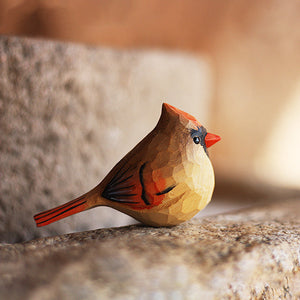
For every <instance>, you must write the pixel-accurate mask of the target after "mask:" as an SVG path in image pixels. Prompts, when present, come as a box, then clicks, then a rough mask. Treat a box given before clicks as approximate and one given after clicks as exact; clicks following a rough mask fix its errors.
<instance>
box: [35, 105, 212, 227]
mask: <svg viewBox="0 0 300 300" xmlns="http://www.w3.org/2000/svg"><path fill="white" fill-rule="evenodd" d="M200 128H203V127H202V126H201V124H200V123H199V122H198V121H197V120H196V119H195V118H194V117H192V116H191V115H189V114H187V113H185V112H183V111H181V110H179V109H177V108H175V107H173V106H171V105H168V104H165V103H164V104H163V107H162V114H161V117H160V120H159V122H158V124H157V125H156V127H155V128H154V130H153V131H152V132H150V133H149V134H148V135H147V136H146V137H145V138H144V139H143V140H142V141H141V142H140V143H139V144H138V145H137V146H136V147H134V148H133V149H132V150H131V151H130V152H129V153H128V154H127V155H126V156H125V157H124V158H123V159H122V160H121V161H120V162H119V163H118V164H116V166H115V167H114V168H113V169H112V170H111V171H110V172H109V173H108V175H107V176H106V177H105V178H104V179H103V181H102V182H101V183H100V184H99V185H98V186H97V187H96V188H95V189H93V190H92V191H90V192H89V193H87V194H86V195H83V196H81V197H79V198H78V199H75V200H73V201H71V202H69V204H68V203H67V204H65V205H63V206H61V207H59V208H55V209H53V210H50V211H47V212H44V213H41V214H39V215H37V216H35V219H36V221H37V224H38V226H43V225H47V224H49V223H51V222H53V221H56V220H58V219H60V218H62V217H66V216H68V215H71V214H73V213H72V212H73V211H74V212H79V211H82V210H86V209H89V208H92V207H95V206H101V205H105V206H109V207H112V208H115V209H117V210H119V211H121V212H124V213H126V214H128V215H130V216H132V217H133V218H135V219H137V220H139V221H140V222H142V223H145V224H148V225H152V226H171V225H176V224H179V223H182V222H184V221H186V220H189V219H191V218H192V217H193V216H194V215H195V214H197V213H198V212H199V211H200V210H201V209H203V208H204V207H205V206H206V205H207V204H208V202H209V201H210V200H211V196H212V193H213V189H214V172H213V167H212V165H211V162H210V159H209V157H208V155H207V152H206V147H205V145H204V144H203V143H202V144H201V143H198V144H196V143H195V142H194V141H193V137H192V134H191V133H192V132H196V133H197V132H198V130H200ZM203 130H204V131H205V129H204V128H203ZM205 134H206V131H205ZM204 137H205V136H204Z"/></svg>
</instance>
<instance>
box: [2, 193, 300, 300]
mask: <svg viewBox="0 0 300 300" xmlns="http://www.w3.org/2000/svg"><path fill="white" fill-rule="evenodd" d="M299 245H300V201H299V199H295V200H289V201H283V200H282V201H278V202H275V203H273V204H269V205H265V206H258V207H255V208H251V209H245V210H241V211H239V212H236V213H229V214H225V215H217V216H212V217H209V218H206V219H203V220H202V221H201V220H194V221H193V222H188V223H185V224H182V225H179V226H177V227H173V228H151V227H145V226H136V225H135V226H130V227H122V228H112V229H99V230H95V231H89V232H82V233H74V234H68V235H62V236H54V237H48V238H42V239H37V240H33V241H30V242H26V243H20V244H14V245H8V244H2V245H1V246H0V261H1V265H0V298H1V299H208V300H209V299H299V297H300V248H299Z"/></svg>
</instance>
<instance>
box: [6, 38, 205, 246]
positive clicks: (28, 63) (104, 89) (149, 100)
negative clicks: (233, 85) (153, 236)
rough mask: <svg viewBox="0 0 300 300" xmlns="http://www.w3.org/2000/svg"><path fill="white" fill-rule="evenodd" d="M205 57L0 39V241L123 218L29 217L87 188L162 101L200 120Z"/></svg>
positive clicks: (106, 213)
mask: <svg viewBox="0 0 300 300" xmlns="http://www.w3.org/2000/svg"><path fill="white" fill-rule="evenodd" d="M207 86H209V76H208V67H207V65H206V63H205V62H204V61H201V60H200V59H199V58H195V57H193V56H190V55H186V54H183V53H174V52H159V51H152V52H147V51H116V50H112V49H103V48H102V49H101V48H91V47H85V46H81V45H76V44H64V43H59V42H52V41H45V40H34V39H24V38H15V37H10V38H8V37H0V240H2V241H3V240H4V241H10V242H13V241H17V240H24V239H30V238H32V237H37V236H42V235H48V234H49V233H59V232H60V233H62V232H68V231H76V230H84V229H89V228H99V227H102V226H113V225H120V224H126V222H130V219H129V218H128V217H127V216H124V215H122V214H120V213H117V212H114V211H112V210H109V209H105V208H101V209H95V210H92V211H89V212H87V213H82V214H81V215H77V216H76V217H72V218H69V219H66V220H64V221H61V222H59V223H56V224H53V225H50V226H47V227H45V228H40V229H36V228H35V225H34V221H33V218H32V216H33V214H35V213H37V212H39V211H41V210H44V209H49V208H51V207H53V206H54V205H57V204H62V203H64V202H66V201H69V200H71V199H72V198H73V197H75V196H79V195H80V194H82V193H85V192H87V191H88V190H89V189H91V188H92V187H94V186H95V185H96V184H98V182H99V181H100V180H101V179H102V178H103V176H104V175H105V174H106V172H107V171H109V169H110V168H111V167H113V166H114V164H115V163H116V162H118V161H119V159H121V158H122V156H123V155H124V154H126V153H127V152H128V151H129V150H130V149H131V148H132V147H133V146H134V145H135V144H136V143H137V142H138V141H139V140H140V139H141V138H142V137H143V136H144V135H145V134H147V133H148V132H149V131H150V130H152V129H153V128H154V126H155V125H156V122H157V120H158V117H159V115H160V110H161V103H162V102H163V101H165V102H169V103H170V104H173V105H175V106H179V107H180V108H182V109H184V110H186V111H188V112H190V113H193V114H195V115H196V116H197V117H198V118H199V119H201V121H202V122H203V123H205V121H206V120H207V111H208V104H209V103H208V101H207V92H208V90H207V89H208V88H207Z"/></svg>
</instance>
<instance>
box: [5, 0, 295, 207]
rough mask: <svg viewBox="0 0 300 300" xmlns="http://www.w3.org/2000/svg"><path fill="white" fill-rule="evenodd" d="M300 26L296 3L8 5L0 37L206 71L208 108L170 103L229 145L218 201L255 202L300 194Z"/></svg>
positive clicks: (222, 155) (222, 150)
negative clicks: (184, 60) (159, 57)
mask: <svg viewBox="0 0 300 300" xmlns="http://www.w3.org/2000/svg"><path fill="white" fill-rule="evenodd" d="M299 16H300V2H299V1H298V0H291V1H277V0H267V1H263V2H261V1H258V0H254V1H241V0H233V1H230V2H226V1H221V0H216V1H210V0H185V1H179V0H172V1H171V0H170V1H168V0H164V1H162V0H151V1H139V0H126V1H117V0H111V1H104V0H87V1H86V0H72V1H68V0H66V1H63V2H61V1H56V0H52V1H45V0H43V1H38V0H26V1H24V0H0V34H2V35H17V36H26V37H34V38H43V39H51V40H57V41H63V42H75V43H83V44H88V45H91V46H97V47H102V48H103V47H104V48H113V49H117V50H121V51H123V50H124V51H125V50H126V51H127V50H129V51H132V50H134V51H139V50H141V51H145V50H146V51H150V52H151V51H153V52H155V51H163V52H164V53H170V55H172V53H184V55H188V56H192V57H193V58H195V59H197V60H199V61H201V66H199V68H202V69H203V70H204V71H203V72H202V73H201V74H202V75H203V76H202V77H199V87H201V90H202V91H203V94H202V93H198V94H197V95H198V97H199V103H201V105H199V106H197V108H194V109H193V111H191V109H192V107H193V105H192V104H191V106H190V107H189V106H188V104H187V102H188V99H186V101H185V100H184V99H183V98H180V97H179V98H178V99H179V100H178V99H176V100H175V103H174V102H173V101H172V100H171V99H164V101H166V102H169V103H171V104H176V105H177V106H179V107H180V108H182V109H185V110H188V111H189V112H190V113H193V114H194V115H196V116H198V117H199V118H200V117H201V120H204V121H205V122H206V123H205V124H206V127H208V128H209V129H210V131H212V132H215V133H217V134H219V135H220V136H221V137H222V141H221V142H220V143H218V144H216V146H214V147H213V148H214V149H212V150H211V157H212V160H213V164H214V166H215V171H216V178H217V185H216V195H219V197H220V198H222V196H223V197H225V195H232V194H238V195H241V193H242V194H243V195H247V197H244V198H247V199H248V201H252V200H253V201H254V200H255V199H256V198H257V197H259V196H263V197H264V196H266V195H269V196H268V197H276V195H277V197H278V195H280V197H281V196H282V195H286V196H288V195H294V194H295V193H296V194H297V192H298V190H299V188H300V155H299V152H300V134H299V132H300V117H299V116H300V51H299V50H300V18H299ZM175 72H176V70H175ZM141 76H143V75H142V74H141ZM153 88H155V87H153ZM187 94H188V92H187ZM194 95H195V93H194ZM157 97H159V94H158V95H157ZM175 98H176V96H175ZM153 101H154V100H153ZM148 105H149V103H148ZM155 105H156V104H155ZM141 107H142V106H141ZM157 109H158V110H159V109H160V108H158V107H157ZM136 113H138V112H136ZM157 116H158V115H155V116H154V118H153V119H157ZM137 136H138V134H137ZM137 141H138V139H137ZM133 145H134V140H132V145H131V146H133ZM130 148H131V147H130ZM130 148H129V149H130ZM112 165H113V164H112ZM271 191H272V196H270V195H271V194H269V193H270V192H271ZM291 191H292V192H291ZM230 197H231V196H230ZM239 199H240V198H239ZM249 199H250V200H249ZM239 201H240V200H239Z"/></svg>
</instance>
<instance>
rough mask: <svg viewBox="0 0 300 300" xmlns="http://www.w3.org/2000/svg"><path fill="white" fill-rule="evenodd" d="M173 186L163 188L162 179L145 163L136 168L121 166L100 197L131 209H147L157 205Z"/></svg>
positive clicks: (163, 181)
mask: <svg viewBox="0 0 300 300" xmlns="http://www.w3.org/2000/svg"><path fill="white" fill-rule="evenodd" d="M174 187H175V185H171V186H169V187H166V186H165V180H164V178H162V177H161V178H160V177H159V176H156V179H155V180H154V179H153V170H151V169H150V165H149V164H148V163H147V162H144V163H142V164H141V165H139V166H138V167H130V166H123V167H122V168H121V170H120V171H119V172H117V173H116V174H115V175H114V176H113V177H112V179H111V180H110V181H109V183H108V184H107V186H106V187H105V189H104V191H103V193H102V196H103V197H104V198H106V199H109V200H111V201H113V202H118V203H122V204H124V205H126V206H129V207H131V208H133V209H137V210H139V209H149V208H152V207H154V206H157V205H159V204H160V203H161V202H162V201H163V199H164V197H165V195H166V194H167V193H168V192H170V191H171V190H172V189H173V188H174Z"/></svg>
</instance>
